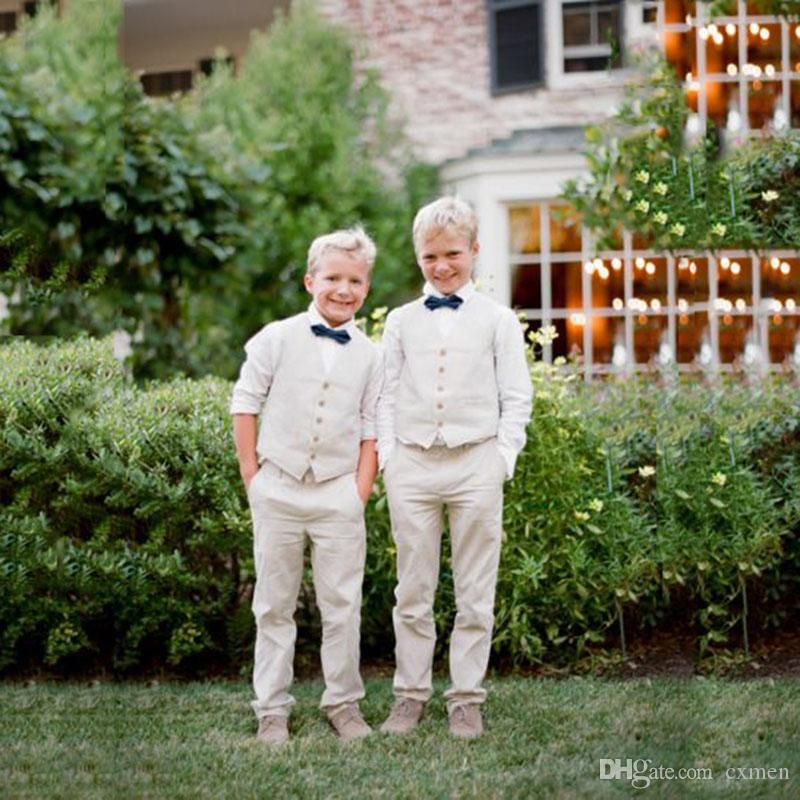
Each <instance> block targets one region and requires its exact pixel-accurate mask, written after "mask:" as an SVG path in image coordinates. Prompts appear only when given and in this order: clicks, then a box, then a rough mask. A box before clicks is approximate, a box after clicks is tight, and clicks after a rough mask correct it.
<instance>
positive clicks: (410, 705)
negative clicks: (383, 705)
mask: <svg viewBox="0 0 800 800" xmlns="http://www.w3.org/2000/svg"><path fill="white" fill-rule="evenodd" d="M424 709H425V703H423V702H421V701H420V700H412V699H411V698H409V697H399V698H397V700H395V701H394V705H393V706H392V710H391V712H390V713H389V716H388V717H387V718H386V722H384V723H383V725H381V731H382V732H383V733H393V734H394V735H395V736H404V735H405V734H407V733H411V731H413V730H414V728H416V727H417V725H419V721H420V719H421V718H422V712H423V710H424Z"/></svg>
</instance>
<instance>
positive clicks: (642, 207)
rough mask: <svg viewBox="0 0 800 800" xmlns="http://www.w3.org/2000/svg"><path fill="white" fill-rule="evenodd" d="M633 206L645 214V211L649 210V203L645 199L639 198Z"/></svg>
mask: <svg viewBox="0 0 800 800" xmlns="http://www.w3.org/2000/svg"><path fill="white" fill-rule="evenodd" d="M634 208H635V209H636V210H637V211H641V212H642V214H646V213H647V212H648V211H649V210H650V203H648V202H647V200H640V201H639V202H638V203H637V204H636V205H635V206H634Z"/></svg>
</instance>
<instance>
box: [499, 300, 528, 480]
mask: <svg viewBox="0 0 800 800" xmlns="http://www.w3.org/2000/svg"><path fill="white" fill-rule="evenodd" d="M495 370H496V374H497V395H498V399H499V401H500V422H499V424H498V426H497V446H498V448H499V449H500V453H501V455H502V456H503V459H504V460H505V462H506V477H507V478H511V477H512V476H513V474H514V465H515V464H516V461H517V456H518V455H519V452H520V450H522V448H523V447H524V446H525V438H526V435H525V430H526V428H527V427H528V422H529V421H530V418H531V408H532V405H533V385H532V384H531V373H530V368H529V367H528V359H527V357H526V354H525V337H524V336H523V333H522V326H521V325H520V323H519V320H518V319H517V317H516V314H514V312H513V311H510V310H506V311H505V312H504V313H503V316H502V317H501V319H500V323H499V324H498V326H497V332H496V335H495Z"/></svg>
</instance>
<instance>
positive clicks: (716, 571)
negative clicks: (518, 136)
mask: <svg viewBox="0 0 800 800" xmlns="http://www.w3.org/2000/svg"><path fill="white" fill-rule="evenodd" d="M533 376H534V380H535V383H536V388H537V393H536V400H535V407H534V419H533V421H532V423H531V426H530V429H529V442H528V445H527V447H526V449H525V451H524V452H523V453H522V454H521V456H520V459H519V465H518V471H517V475H516V477H515V479H514V481H513V482H512V483H511V484H509V485H508V488H507V498H506V507H505V543H504V550H503V557H502V562H501V568H500V577H499V584H498V593H497V627H496V638H495V652H496V656H497V657H499V658H500V659H502V660H504V661H506V662H513V663H517V664H521V665H530V664H539V663H548V664H553V665H568V664H574V663H575V662H576V661H577V660H579V659H581V658H583V657H585V656H586V655H588V654H597V653H601V654H602V653H604V652H608V651H611V652H618V649H619V646H620V644H621V642H620V637H621V634H622V633H623V631H624V633H625V634H627V639H628V642H630V641H631V640H632V639H635V638H636V637H638V636H639V635H640V630H647V629H652V628H655V627H664V626H667V627H671V628H673V629H674V628H675V626H680V627H681V629H684V628H688V629H689V630H692V631H694V633H695V635H696V637H697V641H698V645H699V651H700V652H703V650H704V649H705V648H708V647H711V648H712V650H711V652H714V649H715V648H720V647H726V646H737V647H738V646H740V645H741V644H742V642H741V632H742V630H743V626H741V625H740V624H738V623H740V622H741V621H742V614H743V611H744V608H745V605H744V602H745V600H747V603H748V610H749V613H750V618H749V620H748V630H749V632H750V634H751V636H756V635H758V633H759V632H760V631H761V630H762V629H763V628H764V627H765V626H775V625H784V624H786V625H788V624H791V622H792V620H796V615H797V611H798V609H797V607H796V605H793V604H796V602H797V601H796V600H794V599H793V598H795V597H797V592H796V589H797V584H798V577H799V576H800V570H799V569H798V565H799V563H800V560H799V557H798V546H797V532H798V522H799V521H800V492H798V487H800V399H799V397H798V392H797V388H796V386H793V385H791V384H789V383H788V382H780V381H775V382H768V383H764V384H760V385H759V386H757V387H748V386H747V385H745V384H736V383H733V382H730V383H727V384H725V385H717V386H708V385H705V384H701V383H687V384H684V385H666V386H658V385H656V384H654V383H645V382H641V383H640V382H626V383H623V384H615V383H609V384H605V385H603V386H602V387H600V388H599V389H598V388H592V389H590V388H587V387H586V386H584V385H583V384H582V383H581V382H580V381H579V380H576V379H575V378H574V376H564V375H561V374H559V373H558V372H556V371H555V370H553V369H551V368H547V367H544V366H543V365H541V364H537V365H535V367H534V369H533ZM229 392H230V384H229V383H228V382H226V381H222V380H219V379H205V380H201V381H190V380H185V379H182V380H177V381H173V382H170V383H162V384H152V385H151V386H149V387H146V388H140V387H137V386H133V385H131V384H130V383H129V382H128V381H127V380H126V378H125V376H124V373H123V371H122V370H121V369H120V368H119V367H118V365H117V362H116V361H115V360H114V359H113V357H112V354H111V345H110V342H108V341H96V340H89V339H84V340H79V341H76V342H71V343H67V344H64V343H54V344H51V345H37V344H33V343H31V342H26V341H12V342H11V343H9V344H7V345H4V346H0V596H2V604H0V669H4V670H6V671H19V670H30V669H33V668H38V667H41V666H46V667H47V668H55V669H59V670H65V671H66V670H72V669H76V668H77V669H80V670H90V671H92V670H109V671H113V672H115V673H128V674H130V673H132V672H137V671H139V672H141V671H148V670H152V669H155V668H161V667H163V666H168V667H170V668H174V669H180V670H183V671H184V672H198V671H207V670H210V669H223V670H226V671H231V670H237V669H246V668H247V664H248V662H249V658H250V649H251V647H252V639H253V628H252V619H251V614H250V607H249V603H250V597H251V593H252V584H253V566H252V557H251V534H250V521H249V514H248V510H247V505H246V500H245V495H244V491H243V489H242V487H241V484H240V480H239V477H238V470H237V467H236V463H235V457H234V451H233V445H232V437H231V431H230V423H229V418H228V414H227V404H228V396H229ZM367 522H368V531H369V544H368V559H367V574H366V578H365V587H364V609H363V643H364V652H365V655H366V656H367V657H379V656H383V657H391V654H392V652H393V637H392V632H391V622H390V620H391V616H390V612H391V606H392V590H393V588H394V547H393V543H392V540H391V535H390V530H389V523H388V514H387V511H386V498H385V496H384V495H383V494H382V493H380V492H379V491H376V494H375V496H374V498H373V500H372V501H371V502H370V504H369V506H368V509H367ZM452 616H453V595H452V580H451V578H450V573H449V559H448V557H447V549H446V548H445V557H444V559H443V566H442V581H441V585H440V589H439V604H438V606H437V623H438V624H439V625H440V626H442V627H443V626H446V625H447V624H449V622H450V621H451V619H452ZM298 622H299V626H300V640H299V644H300V648H301V650H302V649H303V648H304V647H306V648H308V651H309V652H310V651H312V650H314V649H316V647H317V636H318V621H317V614H316V609H315V607H314V603H313V589H312V587H311V585H310V574H309V575H307V576H306V580H305V581H304V586H303V590H302V594H301V602H300V608H299V611H298ZM442 639H444V637H442ZM445 644H446V642H444V641H442V642H441V643H440V648H442V647H444V645H445Z"/></svg>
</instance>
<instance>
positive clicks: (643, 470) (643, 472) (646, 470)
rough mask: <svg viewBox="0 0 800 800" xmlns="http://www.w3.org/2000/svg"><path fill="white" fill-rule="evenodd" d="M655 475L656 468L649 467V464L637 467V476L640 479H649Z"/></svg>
mask: <svg viewBox="0 0 800 800" xmlns="http://www.w3.org/2000/svg"><path fill="white" fill-rule="evenodd" d="M655 474H656V468H655V467H653V466H650V464H645V466H643V467H639V475H640V476H641V477H642V478H649V477H650V476H651V475H655Z"/></svg>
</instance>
